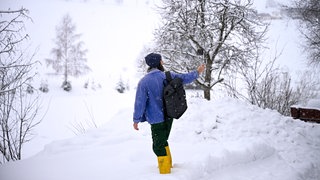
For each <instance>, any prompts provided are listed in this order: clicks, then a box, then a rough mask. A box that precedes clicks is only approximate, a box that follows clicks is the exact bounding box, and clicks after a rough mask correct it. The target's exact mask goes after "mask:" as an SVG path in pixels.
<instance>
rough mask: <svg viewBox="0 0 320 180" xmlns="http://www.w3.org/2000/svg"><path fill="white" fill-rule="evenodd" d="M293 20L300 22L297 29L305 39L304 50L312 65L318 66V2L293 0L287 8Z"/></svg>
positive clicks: (319, 56) (319, 43)
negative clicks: (292, 3)
mask: <svg viewBox="0 0 320 180" xmlns="http://www.w3.org/2000/svg"><path fill="white" fill-rule="evenodd" d="M287 9H288V11H289V14H290V15H291V17H293V18H297V19H299V20H300V23H299V26H300V27H299V29H300V32H301V34H302V35H303V37H304V39H305V44H304V49H305V52H308V55H309V58H308V59H309V61H310V62H311V63H312V64H315V65H319V64H320V1H319V0H295V1H294V5H293V6H292V7H287Z"/></svg>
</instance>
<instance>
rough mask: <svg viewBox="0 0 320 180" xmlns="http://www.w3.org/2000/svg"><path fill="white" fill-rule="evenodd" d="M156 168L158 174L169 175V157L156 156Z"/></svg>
mask: <svg viewBox="0 0 320 180" xmlns="http://www.w3.org/2000/svg"><path fill="white" fill-rule="evenodd" d="M158 166H159V172H160V174H170V173H171V167H170V162H169V156H158Z"/></svg>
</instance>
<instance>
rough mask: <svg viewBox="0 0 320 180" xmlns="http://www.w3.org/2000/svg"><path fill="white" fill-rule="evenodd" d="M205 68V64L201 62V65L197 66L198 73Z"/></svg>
mask: <svg viewBox="0 0 320 180" xmlns="http://www.w3.org/2000/svg"><path fill="white" fill-rule="evenodd" d="M205 68H206V66H205V64H201V65H200V66H199V67H198V68H197V71H198V73H199V74H201V73H202V72H203V71H204V69H205Z"/></svg>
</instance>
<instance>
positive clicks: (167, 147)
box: [165, 146, 173, 168]
mask: <svg viewBox="0 0 320 180" xmlns="http://www.w3.org/2000/svg"><path fill="white" fill-rule="evenodd" d="M165 148H166V152H167V156H169V163H170V167H171V168H172V167H173V166H172V157H171V152H170V148H169V146H166V147H165Z"/></svg>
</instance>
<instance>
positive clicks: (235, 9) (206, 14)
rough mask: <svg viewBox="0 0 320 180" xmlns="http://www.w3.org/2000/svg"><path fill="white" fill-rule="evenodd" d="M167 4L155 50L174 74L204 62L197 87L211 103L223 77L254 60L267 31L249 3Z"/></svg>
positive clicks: (171, 0) (176, 0)
mask: <svg viewBox="0 0 320 180" xmlns="http://www.w3.org/2000/svg"><path fill="white" fill-rule="evenodd" d="M163 4H164V5H163V7H162V8H161V9H160V13H161V15H162V19H163V20H164V22H163V26H162V27H160V28H159V29H158V31H156V39H157V47H156V49H157V51H159V52H161V53H162V54H163V55H164V57H165V58H166V59H167V60H168V61H169V62H168V63H167V64H166V65H167V66H168V67H169V68H170V69H171V70H173V71H176V72H182V71H189V70H191V69H194V68H195V67H196V66H197V65H198V64H200V63H205V64H206V71H205V73H203V77H202V78H201V79H200V80H198V81H197V82H198V83H199V84H200V85H201V87H202V88H203V90H204V97H205V98H206V99H207V100H210V98H211V97H210V91H211V89H212V88H213V86H215V85H216V84H217V83H220V82H222V80H223V79H224V78H225V77H223V76H226V75H227V74H229V73H231V72H234V71H237V67H238V66H241V65H246V64H249V62H250V61H252V60H254V58H255V55H256V51H257V49H258V48H259V47H260V44H262V42H263V40H264V39H263V38H264V35H265V32H266V29H267V27H268V26H267V25H266V24H264V23H262V22H261V21H260V20H259V18H258V14H257V12H256V11H255V10H253V9H252V8H251V6H252V1H251V0H246V1H237V0H234V1H233V0H211V1H206V0H198V1H192V0H184V1H181V0H163Z"/></svg>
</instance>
